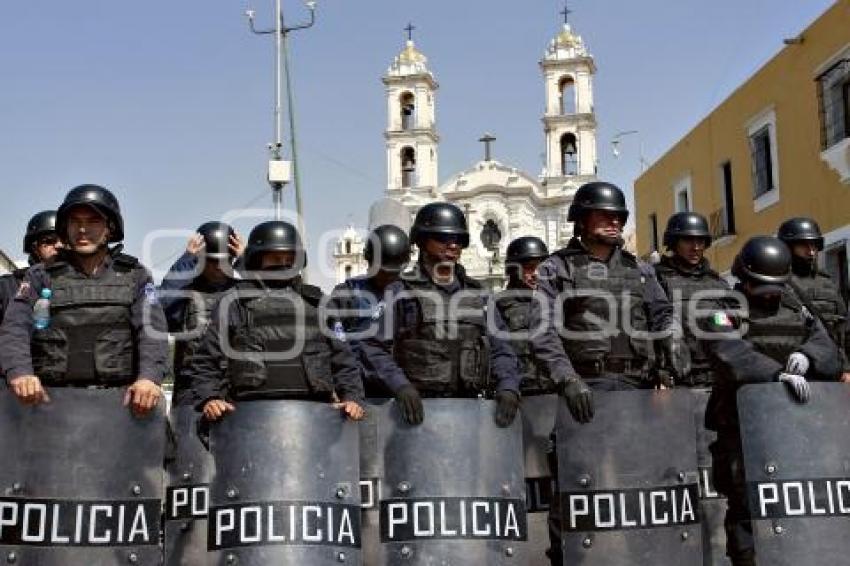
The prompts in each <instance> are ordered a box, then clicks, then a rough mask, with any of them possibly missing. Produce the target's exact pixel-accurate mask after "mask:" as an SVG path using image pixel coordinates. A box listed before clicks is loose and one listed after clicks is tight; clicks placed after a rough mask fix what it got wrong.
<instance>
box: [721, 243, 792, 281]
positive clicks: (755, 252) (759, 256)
mask: <svg viewBox="0 0 850 566" xmlns="http://www.w3.org/2000/svg"><path fill="white" fill-rule="evenodd" d="M732 275H734V276H735V277H737V278H738V279H740V280H741V281H747V280H749V281H753V282H755V283H759V284H767V285H773V286H779V285H782V284H784V283H785V282H786V281H788V278H789V277H790V276H791V251H790V250H789V249H788V246H786V245H785V243H784V242H783V241H782V240H780V239H778V238H774V237H773V236H755V237H753V238H750V239H749V240H748V241H747V243H746V244H744V247H742V248H741V251H740V252H738V255H737V256H735V261H734V262H733V263H732Z"/></svg>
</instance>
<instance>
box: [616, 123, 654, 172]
mask: <svg viewBox="0 0 850 566" xmlns="http://www.w3.org/2000/svg"><path fill="white" fill-rule="evenodd" d="M638 134H640V132H639V131H638V130H627V131H625V132H620V133H618V134H617V135H615V136H614V137H613V138H612V139H611V153H613V154H614V157H616V158H618V159H619V157H620V141H621V140H622V139H623V138H624V137H626V136H632V135H638ZM638 159H639V160H640V172H641V173H643V172H644V171H646V159H645V158H644V156H643V140H642V139H641V138H640V136H639V135H638Z"/></svg>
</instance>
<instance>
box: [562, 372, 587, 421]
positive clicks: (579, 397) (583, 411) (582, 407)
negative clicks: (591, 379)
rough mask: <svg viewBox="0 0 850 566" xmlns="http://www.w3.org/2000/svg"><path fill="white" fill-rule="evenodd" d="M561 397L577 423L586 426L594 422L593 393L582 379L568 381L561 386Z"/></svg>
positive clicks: (574, 378)
mask: <svg viewBox="0 0 850 566" xmlns="http://www.w3.org/2000/svg"><path fill="white" fill-rule="evenodd" d="M561 395H562V396H563V397H564V398H565V399H566V400H567V407H569V409H570V413H571V414H572V415H573V418H574V419H575V420H576V421H577V422H580V423H582V424H585V423H589V422H590V421H592V420H593V392H592V391H591V390H590V387H588V386H587V383H585V382H584V380H583V379H582V378H580V377H573V378H570V379H567V380H566V381H565V382H564V383H563V384H562V386H561Z"/></svg>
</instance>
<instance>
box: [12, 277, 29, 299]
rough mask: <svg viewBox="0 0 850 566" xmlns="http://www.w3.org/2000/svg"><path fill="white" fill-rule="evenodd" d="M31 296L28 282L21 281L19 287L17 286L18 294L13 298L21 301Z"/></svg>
mask: <svg viewBox="0 0 850 566" xmlns="http://www.w3.org/2000/svg"><path fill="white" fill-rule="evenodd" d="M31 295H32V286H31V285H30V282H29V281H22V282H21V284H20V285H18V292H17V293H15V297H16V298H18V299H23V298H25V297H30V296H31Z"/></svg>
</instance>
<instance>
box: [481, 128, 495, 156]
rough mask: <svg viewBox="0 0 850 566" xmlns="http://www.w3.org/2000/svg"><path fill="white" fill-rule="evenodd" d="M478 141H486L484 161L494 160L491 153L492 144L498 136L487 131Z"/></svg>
mask: <svg viewBox="0 0 850 566" xmlns="http://www.w3.org/2000/svg"><path fill="white" fill-rule="evenodd" d="M478 141H480V142H483V143H484V161H492V159H491V155H490V145H491V144H492V143H493V142H494V141H496V136H494V135H493V134H490V133H486V134H484V136H482V137H481V138H479V139H478Z"/></svg>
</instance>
